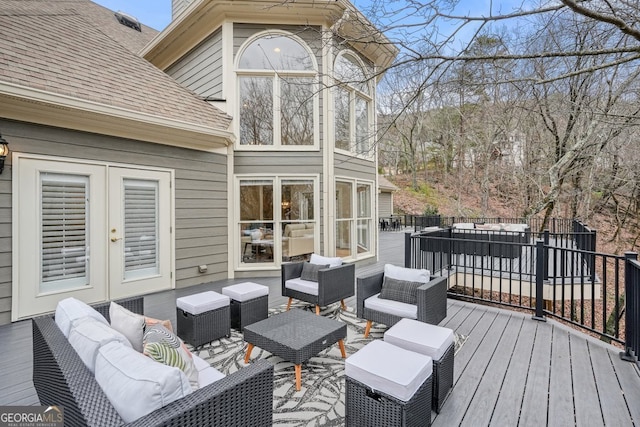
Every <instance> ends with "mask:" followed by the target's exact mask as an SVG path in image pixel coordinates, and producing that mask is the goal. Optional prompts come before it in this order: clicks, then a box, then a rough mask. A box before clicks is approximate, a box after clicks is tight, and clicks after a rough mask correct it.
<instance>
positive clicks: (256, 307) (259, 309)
mask: <svg viewBox="0 0 640 427" xmlns="http://www.w3.org/2000/svg"><path fill="white" fill-rule="evenodd" d="M222 294H223V295H226V296H228V297H229V298H231V327H232V328H235V329H239V330H241V331H242V330H244V327H245V326H247V325H250V324H252V323H256V322H258V321H260V320H264V319H266V318H267V316H268V315H269V288H268V287H267V286H263V285H259V284H257V283H253V282H244V283H238V284H237V285H231V286H225V287H224V288H222Z"/></svg>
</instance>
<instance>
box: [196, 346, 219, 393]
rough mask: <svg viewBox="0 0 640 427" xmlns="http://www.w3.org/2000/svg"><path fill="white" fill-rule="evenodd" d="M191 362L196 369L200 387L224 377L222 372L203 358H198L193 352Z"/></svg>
mask: <svg viewBox="0 0 640 427" xmlns="http://www.w3.org/2000/svg"><path fill="white" fill-rule="evenodd" d="M193 363H194V364H195V366H196V369H197V371H198V383H199V384H200V388H202V387H205V386H208V385H209V384H211V383H214V382H216V381H218V380H219V379H221V378H224V374H223V373H222V372H220V371H218V370H217V369H216V368H214V367H213V366H209V364H208V363H207V362H206V361H205V360H203V359H201V358H199V357H198V356H196V355H195V354H194V355H193Z"/></svg>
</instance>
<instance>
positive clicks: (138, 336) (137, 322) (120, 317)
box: [109, 301, 145, 352]
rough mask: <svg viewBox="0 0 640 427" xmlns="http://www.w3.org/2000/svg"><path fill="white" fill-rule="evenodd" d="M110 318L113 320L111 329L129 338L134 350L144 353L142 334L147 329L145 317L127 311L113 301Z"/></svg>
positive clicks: (110, 306)
mask: <svg viewBox="0 0 640 427" xmlns="http://www.w3.org/2000/svg"><path fill="white" fill-rule="evenodd" d="M109 318H110V319H111V327H112V328H113V329H115V330H116V331H118V332H120V333H121V334H122V335H124V336H125V337H127V339H128V340H129V342H130V343H131V347H133V348H134V350H136V351H138V352H142V334H143V333H144V327H145V320H144V316H143V315H141V314H138V313H134V312H133V311H130V310H127V309H126V308H124V307H123V306H121V305H120V304H116V303H115V302H113V301H112V302H111V304H110V305H109Z"/></svg>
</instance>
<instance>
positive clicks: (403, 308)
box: [364, 294, 418, 319]
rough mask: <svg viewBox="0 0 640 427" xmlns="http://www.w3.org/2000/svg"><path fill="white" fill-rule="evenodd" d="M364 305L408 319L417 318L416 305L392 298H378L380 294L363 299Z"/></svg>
mask: <svg viewBox="0 0 640 427" xmlns="http://www.w3.org/2000/svg"><path fill="white" fill-rule="evenodd" d="M364 306H365V307H366V308H369V309H371V310H376V311H382V312H383V313H387V314H393V315H394V316H399V317H408V318H409V319H417V318H418V306H417V305H414V304H407V303H404V302H400V301H394V300H392V299H383V298H380V294H375V295H373V296H370V297H369V298H367V299H366V300H364Z"/></svg>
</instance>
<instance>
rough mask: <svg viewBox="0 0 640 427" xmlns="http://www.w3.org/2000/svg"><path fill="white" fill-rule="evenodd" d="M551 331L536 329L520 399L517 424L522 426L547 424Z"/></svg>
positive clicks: (542, 328) (544, 328) (548, 329)
mask: <svg viewBox="0 0 640 427" xmlns="http://www.w3.org/2000/svg"><path fill="white" fill-rule="evenodd" d="M552 333H553V330H552V328H547V327H544V326H543V327H538V328H537V330H536V335H535V339H534V343H533V353H532V354H531V362H530V363H529V372H528V373H527V383H526V385H525V389H524V396H523V398H522V407H521V409H520V421H519V424H520V425H523V426H535V425H545V424H546V423H547V410H548V401H549V399H548V395H547V391H548V390H549V366H550V364H549V360H550V359H551V336H552Z"/></svg>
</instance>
